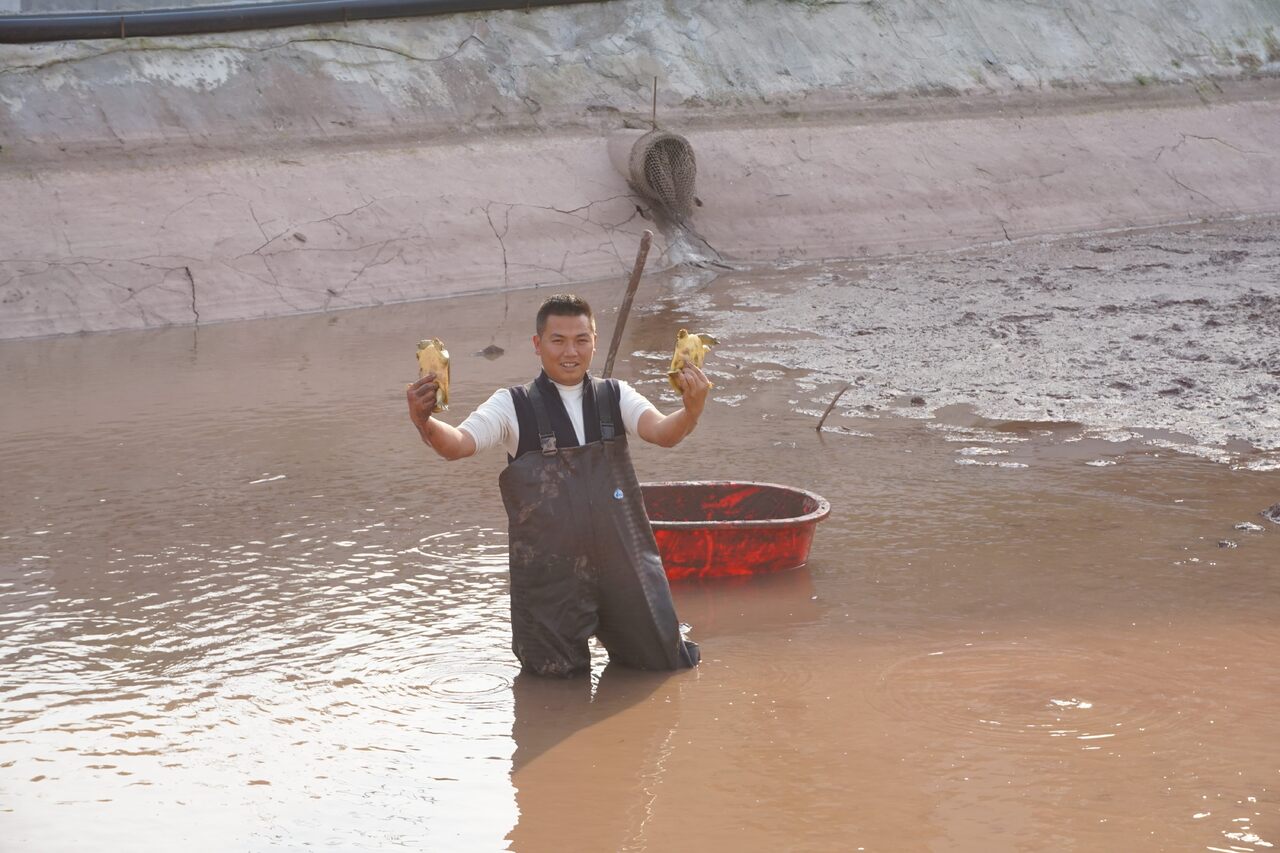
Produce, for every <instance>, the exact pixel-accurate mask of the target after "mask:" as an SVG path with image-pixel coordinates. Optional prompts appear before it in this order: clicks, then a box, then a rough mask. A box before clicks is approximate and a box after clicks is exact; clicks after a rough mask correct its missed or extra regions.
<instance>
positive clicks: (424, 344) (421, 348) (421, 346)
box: [418, 338, 449, 412]
mask: <svg viewBox="0 0 1280 853" xmlns="http://www.w3.org/2000/svg"><path fill="white" fill-rule="evenodd" d="M428 373H434V374H435V375H436V382H438V383H439V384H440V388H439V390H437V391H436V407H435V408H434V409H432V410H431V411H432V412H443V411H444V410H445V409H447V408H449V351H448V350H447V349H445V348H444V343H443V342H442V341H441V340H440V339H439V338H428V339H427V340H425V341H418V378H419V379H421V378H422V377H424V376H426V375H427V374H428Z"/></svg>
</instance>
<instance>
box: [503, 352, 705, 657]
mask: <svg viewBox="0 0 1280 853" xmlns="http://www.w3.org/2000/svg"><path fill="white" fill-rule="evenodd" d="M585 381H587V382H589V383H590V385H589V387H584V388H583V401H584V417H585V416H586V414H587V412H588V411H589V409H588V408H587V406H586V404H587V403H588V402H589V401H588V399H587V395H588V393H590V394H591V399H592V400H594V401H598V402H599V405H598V406H593V407H592V408H596V409H597V411H598V413H599V414H598V417H599V429H600V439H599V440H598V441H590V440H589V441H588V442H587V443H586V444H583V445H581V446H562V445H565V444H570V443H574V444H576V437H574V436H573V435H572V428H571V427H570V428H569V433H570V435H569V436H567V437H564V438H565V440H562V441H560V442H559V443H558V442H557V437H556V431H555V430H554V429H553V427H552V417H551V415H550V414H549V411H548V409H549V406H551V405H557V404H559V408H560V409H563V404H561V403H560V399H559V394H558V393H557V392H556V391H555V390H554V386H552V385H551V383H550V381H549V380H545V374H544V376H542V377H539V379H538V380H535V381H534V382H531V383H529V384H528V385H526V386H524V387H523V388H517V389H513V394H512V396H513V398H515V399H516V401H517V411H519V410H520V408H521V406H522V405H526V404H532V410H533V416H534V419H535V423H536V429H537V434H538V444H537V448H536V449H534V450H529V451H528V452H519V451H517V452H519V453H520V455H519V456H518V457H517V458H516V459H514V460H512V461H511V462H510V463H509V464H508V465H507V467H506V469H505V470H504V471H503V472H502V475H501V476H500V477H499V478H498V485H499V487H500V488H501V491H502V502H503V504H504V505H505V506H506V509H507V519H508V531H509V537H510V538H509V548H510V564H511V648H512V651H514V652H515V655H516V657H517V658H519V660H520V663H521V665H522V667H523V669H524V670H525V671H526V672H532V673H537V674H539V675H554V676H570V675H576V674H579V673H583V672H587V671H589V670H590V668H591V651H590V647H589V646H588V644H587V640H588V639H589V638H590V637H591V636H592V635H593V634H594V635H595V636H597V637H599V638H600V642H601V643H603V644H604V647H605V649H607V650H608V652H609V659H610V660H611V661H615V662H617V663H619V664H622V665H623V666H627V667H632V668H634V669H645V670H675V669H683V668H685V667H691V666H695V665H696V664H697V663H698V660H699V653H698V647H697V645H696V644H694V643H691V642H688V641H686V640H684V639H683V638H682V637H681V636H680V624H679V622H678V621H677V619H676V612H675V606H674V605H673V604H672V601H671V588H670V586H668V584H667V576H666V573H665V572H664V571H663V569H662V559H661V557H659V555H658V546H657V543H656V542H655V541H654V538H653V529H652V528H651V527H650V526H649V517H648V516H647V515H646V514H645V511H644V502H643V500H642V499H641V495H640V483H639V481H637V480H636V474H635V470H634V469H633V468H632V466H631V455H630V453H629V452H628V451H627V439H626V436H625V434H618V432H617V431H616V430H615V427H614V412H615V411H616V410H617V409H616V403H615V401H614V400H613V391H612V389H611V387H610V383H608V382H605V381H600V380H593V379H591V378H590V377H587V379H586V380H585ZM518 391H523V392H524V393H525V394H527V401H526V400H524V399H522V398H523V396H524V395H523V394H521V395H517V394H516V393H515V392H518ZM549 393H550V394H555V396H556V398H555V402H554V403H550V402H549V401H548V399H547V397H548V394H549ZM557 414H560V413H557ZM557 420H558V421H562V422H564V423H567V418H557ZM564 423H562V425H561V432H563V430H564ZM594 431H595V430H594V429H592V430H590V432H594ZM528 438H529V437H527V436H526V437H525V439H524V440H522V443H523V444H525V445H526V446H528V444H529V442H528V441H527V439H528ZM588 438H589V439H590V438H591V436H590V434H589V435H588Z"/></svg>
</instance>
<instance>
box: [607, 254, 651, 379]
mask: <svg viewBox="0 0 1280 853" xmlns="http://www.w3.org/2000/svg"><path fill="white" fill-rule="evenodd" d="M652 242H653V232H652V231H645V232H644V235H643V236H642V237H641V238H640V249H639V251H637V252H636V265H635V267H634V268H633V269H632V270H631V281H629V282H627V294H626V296H624V297H622V307H620V308H619V309H618V322H617V324H616V325H614V327H613V341H612V342H611V343H610V344H609V357H608V358H606V359H605V360H604V374H603V378H605V379H608V378H609V377H610V376H612V375H613V359H614V357H615V356H617V354H618V345H619V344H621V343H622V327H623V326H625V325H627V315H628V314H630V313H631V301H632V300H633V299H635V298H636V288H638V287H639V286H640V276H641V274H642V273H644V262H645V259H646V258H648V257H649V244H650V243H652Z"/></svg>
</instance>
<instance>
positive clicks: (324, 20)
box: [0, 0, 599, 44]
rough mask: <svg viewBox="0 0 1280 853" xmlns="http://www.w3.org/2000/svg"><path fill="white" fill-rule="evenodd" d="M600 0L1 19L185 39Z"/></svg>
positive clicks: (41, 36) (1, 38)
mask: <svg viewBox="0 0 1280 853" xmlns="http://www.w3.org/2000/svg"><path fill="white" fill-rule="evenodd" d="M585 2H599V0H305V2H302V3H252V4H245V5H243V6H197V7H193V8H189V9H155V10H150V11H141V12H64V13H61V14H47V15H20V14H17V15H0V43H7V44H25V43H30V42H40V41H75V40H78V39H118V38H132V37H135V36H179V35H192V34H194V33H220V32H230V31H231V30H265V29H269V28H271V27H296V26H298V25H300V24H332V23H337V22H339V21H342V22H346V21H357V20H362V19H368V18H412V17H418V16H422V15H451V14H455V13H458V12H492V11H497V10H502V9H531V8H535V7H539V6H569V5H572V4H575V3H585Z"/></svg>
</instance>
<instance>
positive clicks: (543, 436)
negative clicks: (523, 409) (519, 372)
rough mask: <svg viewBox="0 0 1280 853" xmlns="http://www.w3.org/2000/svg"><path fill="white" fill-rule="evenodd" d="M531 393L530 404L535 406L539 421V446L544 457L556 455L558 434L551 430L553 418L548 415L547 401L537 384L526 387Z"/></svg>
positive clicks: (535, 413) (535, 414)
mask: <svg viewBox="0 0 1280 853" xmlns="http://www.w3.org/2000/svg"><path fill="white" fill-rule="evenodd" d="M525 388H526V389H528V392H529V402H530V403H532V404H533V416H534V417H535V418H537V420H538V444H539V445H540V446H541V447H542V455H543V456H555V455H556V433H555V430H553V429H552V428H551V417H550V416H549V415H548V414H547V404H546V401H544V400H543V399H542V392H541V391H540V390H538V383H537V382H530V383H529V384H528V385H526V386H525Z"/></svg>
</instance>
